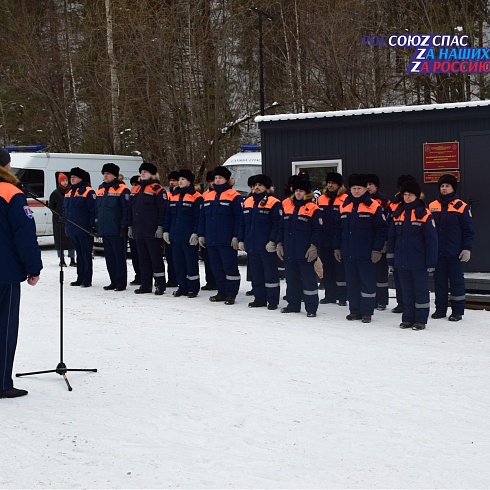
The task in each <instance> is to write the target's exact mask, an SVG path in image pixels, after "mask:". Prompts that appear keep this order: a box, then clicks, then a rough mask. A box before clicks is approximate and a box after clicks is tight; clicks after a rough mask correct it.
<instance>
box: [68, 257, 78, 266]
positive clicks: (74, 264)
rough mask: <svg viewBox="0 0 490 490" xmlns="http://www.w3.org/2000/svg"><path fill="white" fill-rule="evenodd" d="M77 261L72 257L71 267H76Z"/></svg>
mask: <svg viewBox="0 0 490 490" xmlns="http://www.w3.org/2000/svg"><path fill="white" fill-rule="evenodd" d="M76 266H77V263H76V262H75V259H70V267H76Z"/></svg>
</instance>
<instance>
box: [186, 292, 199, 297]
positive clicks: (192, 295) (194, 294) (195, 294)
mask: <svg viewBox="0 0 490 490" xmlns="http://www.w3.org/2000/svg"><path fill="white" fill-rule="evenodd" d="M187 297H188V298H197V293H189V294H188V295H187Z"/></svg>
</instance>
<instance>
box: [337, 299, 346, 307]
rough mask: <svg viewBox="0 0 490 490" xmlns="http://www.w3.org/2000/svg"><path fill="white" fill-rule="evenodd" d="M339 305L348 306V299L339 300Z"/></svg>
mask: <svg viewBox="0 0 490 490" xmlns="http://www.w3.org/2000/svg"><path fill="white" fill-rule="evenodd" d="M339 306H347V301H340V300H339Z"/></svg>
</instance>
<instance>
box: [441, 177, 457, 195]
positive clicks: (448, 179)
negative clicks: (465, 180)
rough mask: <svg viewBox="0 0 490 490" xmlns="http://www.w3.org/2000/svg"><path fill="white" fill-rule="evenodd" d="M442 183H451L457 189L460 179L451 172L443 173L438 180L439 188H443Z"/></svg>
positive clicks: (454, 189)
mask: <svg viewBox="0 0 490 490" xmlns="http://www.w3.org/2000/svg"><path fill="white" fill-rule="evenodd" d="M441 184H449V185H450V186H451V187H452V188H453V191H456V189H457V188H458V181H457V180H456V177H454V175H451V174H444V175H441V177H440V178H439V181H438V182H437V186H438V187H439V189H440V188H441Z"/></svg>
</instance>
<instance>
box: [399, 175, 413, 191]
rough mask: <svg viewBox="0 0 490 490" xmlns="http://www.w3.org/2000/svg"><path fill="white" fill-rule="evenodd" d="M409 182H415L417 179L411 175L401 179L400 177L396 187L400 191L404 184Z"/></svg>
mask: <svg viewBox="0 0 490 490" xmlns="http://www.w3.org/2000/svg"><path fill="white" fill-rule="evenodd" d="M407 180H415V177H412V176H411V175H400V177H398V179H397V181H396V187H397V188H398V189H401V188H402V185H403V183H404V182H406V181H407Z"/></svg>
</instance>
